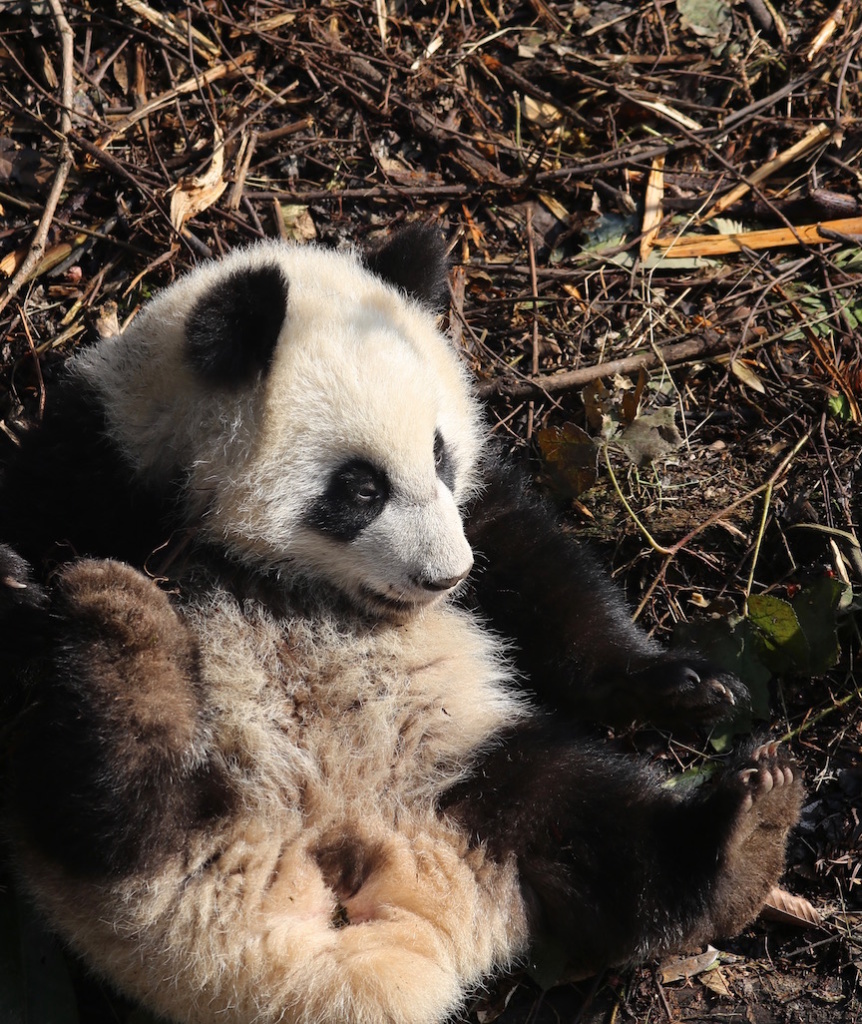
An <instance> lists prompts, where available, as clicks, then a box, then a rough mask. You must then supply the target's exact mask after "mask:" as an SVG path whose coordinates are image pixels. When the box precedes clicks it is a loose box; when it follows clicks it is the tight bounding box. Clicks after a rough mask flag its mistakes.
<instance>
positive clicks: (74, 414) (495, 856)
mask: <svg viewBox="0 0 862 1024" xmlns="http://www.w3.org/2000/svg"><path fill="white" fill-rule="evenodd" d="M445 273H446V267H445V258H444V252H443V249H442V246H441V244H440V242H439V241H438V240H437V238H436V236H435V234H434V232H433V231H431V230H430V229H428V228H425V227H415V228H411V229H408V230H407V231H405V232H403V233H401V234H399V235H395V236H394V237H393V238H392V240H391V241H390V242H389V243H388V244H387V245H385V246H383V247H382V248H379V249H377V250H376V251H374V252H371V253H370V254H366V255H364V256H363V255H360V254H358V253H355V252H352V251H351V252H341V251H339V252H333V251H325V250H324V249H321V248H314V247H294V246H290V245H285V244H281V243H264V244H260V245H257V246H254V247H252V248H248V249H243V250H240V251H238V252H234V253H233V254H232V255H230V256H229V257H228V258H226V259H225V260H223V261H222V262H219V263H212V264H208V265H205V266H202V267H201V268H199V269H197V270H196V271H194V272H193V273H191V274H189V275H188V276H187V277H185V278H184V279H182V280H180V281H178V282H177V283H175V284H173V285H172V286H171V287H169V288H168V289H167V290H165V291H164V292H163V293H162V294H161V295H159V296H158V297H157V298H155V299H154V300H153V301H151V302H150V303H149V304H148V305H147V306H146V307H145V308H144V309H143V310H142V312H141V313H140V314H139V315H138V316H137V317H136V318H135V319H134V321H133V322H132V324H131V326H130V327H128V329H127V330H126V331H125V332H123V333H122V334H121V335H119V336H117V337H114V338H111V339H109V340H106V341H103V342H101V343H99V344H96V345H94V346H92V347H90V348H86V349H83V350H81V351H80V352H79V353H78V354H77V355H76V356H75V357H74V358H72V359H71V360H70V361H69V362H68V363H67V364H66V366H65V369H64V370H63V372H62V373H61V374H59V375H58V377H57V379H55V380H53V381H50V382H49V383H48V389H47V396H46V405H45V412H44V417H43V419H42V422H41V424H39V425H38V426H37V427H36V428H34V429H32V430H31V431H29V432H28V433H26V435H25V436H23V437H22V439H21V443H20V445H19V446H18V447H17V448H15V450H14V452H13V453H12V454H11V455H8V456H7V458H6V464H5V467H4V476H3V480H2V486H0V539H2V540H3V542H4V546H3V547H2V549H0V580H2V586H0V642H2V645H3V651H4V661H5V664H6V666H7V668H6V670H5V672H4V675H5V676H6V679H5V680H4V688H5V691H6V694H7V696H6V697H5V700H6V706H7V718H8V731H9V733H10V735H11V738H10V741H9V744H8V749H7V751H6V776H7V783H6V789H7V793H8V797H7V800H6V804H5V809H4V822H5V824H4V830H5V833H6V836H7V840H8V848H9V851H10V855H11V858H12V862H13V864H14V867H15V870H16V872H17V874H18V876H19V878H20V880H21V883H22V885H23V886H24V887H25V888H26V889H27V890H28V891H29V893H30V894H31V895H32V898H33V899H34V900H35V902H36V903H37V905H38V907H39V908H40V910H41V911H42V913H43V914H44V915H45V917H46V919H47V921H48V922H49V923H50V925H51V926H52V928H54V929H55V930H56V931H57V932H58V933H59V934H60V935H61V936H62V937H63V938H64V940H65V941H66V942H68V944H69V945H70V946H71V947H72V948H73V949H74V950H76V951H77V952H78V953H79V954H80V955H81V956H83V957H84V959H85V960H86V961H87V962H88V963H89V964H90V965H91V966H92V968H93V969H94V970H95V971H97V972H99V973H100V974H101V975H103V976H104V977H106V978H107V979H109V980H110V981H111V982H112V983H113V984H114V985H115V986H117V987H118V988H119V989H120V990H122V991H123V992H125V993H127V994H129V995H131V996H132V997H135V998H137V999H139V1000H140V1001H142V1002H143V1003H144V1004H146V1005H147V1006H149V1007H150V1008H152V1009H153V1010H154V1011H156V1012H157V1013H159V1014H162V1015H164V1016H165V1017H166V1018H167V1019H169V1020H172V1021H179V1022H187V1024H190V1022H211V1021H220V1022H225V1024H252V1022H255V1024H266V1022H272V1024H274V1022H277V1021H278V1022H281V1021H283V1022H302V1024H312V1022H314V1024H326V1022H331V1024H335V1022H353V1024H381V1022H393V1024H394V1022H399V1024H431V1022H440V1021H444V1020H445V1019H446V1018H447V1017H448V1016H450V1015H451V1014H453V1013H454V1012H456V1011H457V1010H458V1008H459V1007H460V1006H461V1005H462V1004H463V1001H464V999H465V997H466V996H467V995H468V994H469V993H470V991H471V990H474V989H475V988H476V987H477V986H479V985H480V984H481V983H482V982H483V980H487V979H488V977H489V976H491V975H492V974H493V973H494V972H495V971H498V970H500V969H502V968H504V967H506V966H509V965H511V964H513V963H515V962H517V960H518V958H520V957H522V956H523V955H524V954H525V953H526V951H527V950H528V948H529V945H530V943H531V940H533V939H535V938H536V937H537V936H539V935H542V936H547V935H550V936H552V937H553V939H554V941H555V942H556V943H557V944H558V945H560V946H562V947H563V948H564V949H565V951H566V953H567V954H568V956H569V958H570V960H571V962H572V964H573V966H574V967H575V968H577V969H579V970H581V971H582V972H584V973H588V972H593V971H597V970H600V969H601V968H602V967H604V966H606V965H611V964H617V965H618V964H626V963H629V962H632V961H634V960H636V959H638V958H644V957H651V956H654V955H657V954H660V953H662V952H664V951H667V950H675V949H684V948H688V947H693V946H697V945H698V944H701V943H703V942H705V941H707V940H708V939H712V938H714V937H716V936H720V935H728V934H731V933H734V932H736V931H738V930H739V929H740V928H741V927H743V926H744V925H745V924H746V923H747V922H748V921H750V920H751V919H752V918H753V917H754V916H755V915H756V914H757V912H758V910H759V908H760V906H761V904H762V901H763V899H764V896H765V894H766V893H767V892H768V891H769V889H770V887H771V886H772V885H773V884H774V883H775V881H776V879H777V878H778V876H779V873H780V872H781V870H782V861H783V855H784V847H785V840H786V836H787V832H788V830H789V829H790V828H791V826H792V825H793V823H794V821H795V820H796V817H797V814H798V809H799V805H800V799H801V783H800V781H799V778H798V771H797V770H796V769H795V768H794V767H793V766H792V765H791V764H790V762H789V761H788V760H787V759H786V757H785V756H784V755H783V754H782V753H781V752H780V751H777V750H776V748H775V746H774V745H764V746H760V747H755V746H754V745H752V746H751V747H749V748H748V749H747V750H746V751H745V752H744V753H742V754H741V755H739V756H738V757H737V759H736V760H735V761H733V762H732V763H730V764H728V765H727V766H726V767H724V768H723V770H722V771H721V772H720V773H719V774H717V775H716V777H714V779H713V780H712V782H711V784H709V785H708V786H704V787H702V788H701V789H699V790H697V791H696V792H693V793H692V792H687V793H681V792H679V791H678V790H677V789H671V788H667V787H666V786H664V785H663V779H662V777H661V776H660V775H657V774H655V773H654V772H653V770H652V769H651V768H650V767H649V766H648V765H647V764H645V763H644V762H642V761H640V760H637V759H634V758H630V757H628V756H624V755H622V754H618V753H616V752H615V751H614V750H613V749H611V748H610V747H609V746H608V745H606V744H603V743H599V742H596V741H595V740H593V739H591V738H589V732H588V730H586V729H585V728H584V725H583V723H585V722H586V721H589V720H599V721H604V722H614V721H616V722H620V721H629V720H631V719H632V718H641V719H644V718H649V719H651V720H653V721H654V722H656V723H658V724H661V725H669V726H673V725H674V724H676V723H680V722H685V723H695V724H697V723H704V724H709V723H711V722H714V721H716V720H718V719H720V718H721V717H722V716H724V715H725V714H726V713H727V712H728V711H729V710H730V709H731V707H732V705H733V704H734V703H737V702H739V701H740V700H743V699H744V697H745V694H744V690H743V688H742V687H741V685H740V684H739V683H738V682H737V681H736V680H735V679H734V678H732V677H729V676H726V675H721V674H720V673H716V672H714V671H712V670H711V669H710V668H709V666H708V665H706V664H704V663H702V662H700V661H698V660H697V659H696V658H687V657H684V656H674V655H671V654H667V653H665V652H663V651H662V650H660V649H658V648H657V646H656V645H655V644H654V643H653V642H652V641H651V640H649V639H648V638H647V637H646V636H645V635H643V634H642V633H641V632H639V631H638V630H637V629H636V628H635V627H634V626H633V625H632V624H631V622H630V619H629V617H628V615H627V612H626V610H625V607H624V605H623V603H622V602H621V600H620V598H618V596H617V594H616V593H615V591H614V589H613V588H612V586H611V584H610V583H609V582H608V581H606V580H605V578H604V577H603V576H602V575H601V573H600V572H599V571H598V570H597V569H596V568H595V567H594V565H593V563H592V561H590V559H589V557H588V556H587V555H586V554H585V553H584V552H583V551H582V550H580V549H579V548H578V547H577V546H575V545H574V544H573V543H572V541H571V540H570V539H569V538H568V537H567V536H566V535H565V534H564V533H563V532H562V531H561V530H560V529H559V528H558V527H557V525H556V523H555V521H554V517H553V515H552V514H551V513H549V512H548V511H546V510H545V509H544V508H543V507H542V506H541V505H540V504H539V503H538V502H537V501H536V500H534V499H533V498H532V497H530V495H529V493H528V492H527V491H526V490H525V489H524V488H523V486H522V485H521V483H520V481H519V478H518V476H517V475H516V474H515V473H513V472H512V471H511V470H510V469H508V468H506V466H505V465H504V464H503V462H502V460H501V459H500V458H499V457H498V455H496V454H495V453H494V452H493V451H492V450H490V448H489V447H488V444H487V442H486V439H485V428H484V425H483V422H482V415H481V410H480V408H479V406H478V404H477V401H476V398H475V397H474V394H473V390H472V388H471V384H470V381H469V379H468V376H467V374H466V373H465V370H464V368H463V366H462V365H461V362H460V361H459V358H458V356H457V354H456V353H455V351H454V350H453V348H452V346H451V344H450V342H449V341H448V340H447V338H446V337H444V336H443V335H442V334H441V333H440V331H439V329H438V326H437V323H436V320H435V316H434V312H433V311H434V307H435V305H436V304H437V303H438V300H439V298H440V293H441V288H442V287H443V286H444V284H445ZM474 563H475V564H474Z"/></svg>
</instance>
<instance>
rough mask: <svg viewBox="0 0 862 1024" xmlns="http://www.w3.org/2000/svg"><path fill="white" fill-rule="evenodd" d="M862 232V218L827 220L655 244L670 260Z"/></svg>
mask: <svg viewBox="0 0 862 1024" xmlns="http://www.w3.org/2000/svg"><path fill="white" fill-rule="evenodd" d="M826 231H831V232H834V233H835V234H839V235H845V236H846V235H862V217H844V218H842V219H841V220H825V221H822V222H821V223H820V224H801V225H799V226H798V227H794V228H770V229H768V230H766V231H740V232H737V233H733V234H721V235H683V236H682V237H681V238H657V239H656V240H655V244H656V246H658V247H659V248H661V249H664V254H665V256H667V257H668V258H669V259H691V258H692V257H694V256H726V255H728V254H730V253H739V252H742V251H743V250H744V249H774V248H778V247H780V246H784V245H818V244H820V243H822V242H834V241H835V234H833V235H831V236H830V235H827V234H825V232H826Z"/></svg>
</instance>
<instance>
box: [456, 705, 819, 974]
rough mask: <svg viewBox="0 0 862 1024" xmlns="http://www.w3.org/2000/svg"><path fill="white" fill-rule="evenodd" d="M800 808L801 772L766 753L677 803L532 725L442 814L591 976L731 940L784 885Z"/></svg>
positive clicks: (580, 745)
mask: <svg viewBox="0 0 862 1024" xmlns="http://www.w3.org/2000/svg"><path fill="white" fill-rule="evenodd" d="M801 800H802V784H801V780H800V777H799V773H798V771H797V769H796V768H795V767H794V766H793V764H792V762H791V761H790V759H789V758H788V757H787V756H786V754H784V753H783V752H782V751H781V750H779V749H776V748H775V747H774V746H771V745H767V746H763V747H759V748H755V749H752V750H751V751H750V752H747V753H745V754H743V755H740V756H739V757H738V758H737V759H736V760H735V761H733V762H732V763H731V764H729V765H728V766H727V767H725V768H723V769H721V771H720V773H719V774H718V775H717V776H716V777H715V778H713V779H712V780H710V781H709V782H707V783H705V784H704V785H703V786H702V787H701V788H700V789H699V790H697V791H695V792H694V793H688V794H685V795H681V794H680V792H679V790H678V789H676V788H674V787H668V786H667V785H666V782H665V780H664V779H663V777H662V776H661V775H659V774H657V773H655V772H654V771H653V770H652V769H651V768H650V767H649V765H647V764H646V763H645V762H643V761H641V760H638V759H635V758H630V757H626V756H623V755H620V754H617V753H615V752H613V751H611V750H609V749H608V748H607V747H603V746H602V745H600V744H596V743H593V742H590V741H586V740H579V739H576V738H575V739H573V738H571V737H569V736H567V735H566V734H565V732H564V731H563V730H561V729H560V728H559V727H558V726H556V725H553V724H552V723H550V722H548V721H546V720H540V721H535V722H532V723H530V724H529V725H526V726H523V727H521V728H519V729H516V730H514V731H513V732H512V733H511V734H510V735H509V736H508V737H507V738H506V739H505V740H504V741H503V743H502V744H501V746H500V747H499V748H498V749H496V750H494V751H492V752H490V753H489V754H488V755H487V757H486V759H485V760H484V761H483V762H482V763H481V764H479V765H478V766H477V768H476V771H475V773H474V775H473V776H472V778H470V779H468V780H465V781H464V782H463V783H460V784H459V785H458V786H456V787H455V788H454V789H453V790H452V791H451V792H450V793H449V794H447V795H446V798H445V799H444V801H443V810H444V811H445V813H447V814H450V815H452V816H453V817H454V818H455V819H456V820H458V821H460V822H461V823H462V824H463V826H464V827H465V828H466V829H467V831H468V832H469V834H470V835H471V837H472V840H473V841H474V842H478V843H481V844H482V845H483V846H484V847H485V849H487V850H488V852H489V853H490V854H491V855H492V856H494V857H497V858H500V859H502V860H505V859H506V858H508V857H514V858H515V859H516V862H517V864H518V867H519V872H520V878H521V881H522V886H523V889H524V896H525V901H526V903H527V905H528V906H531V907H532V908H533V910H534V915H535V918H534V928H535V930H536V931H538V932H541V931H546V932H549V933H550V934H552V935H553V936H554V937H555V939H556V941H557V942H558V943H559V944H561V945H562V946H563V947H564V948H565V949H566V951H567V953H568V955H569V957H570V960H571V963H572V965H573V966H574V967H575V968H577V969H578V970H581V971H587V972H588V971H591V970H592V971H595V970H599V969H601V968H602V967H605V966H608V965H612V964H623V963H629V962H633V961H638V960H642V959H644V958H646V957H651V956H659V955H661V954H663V953H665V952H668V951H673V950H683V949H690V948H695V947H697V946H699V945H702V944H703V943H705V942H708V941H710V940H713V939H716V938H718V937H721V936H729V935H733V934H736V933H737V932H738V931H739V930H740V929H741V928H743V927H744V926H745V925H746V924H747V923H748V922H749V921H751V920H752V919H753V918H754V917H755V916H756V914H757V913H758V911H759V909H760V907H761V906H762V904H763V901H764V899H765V897H766V895H767V894H768V892H769V890H770V888H771V887H772V886H773V885H775V883H776V882H777V880H778V878H779V876H780V874H781V871H782V868H783V863H784V852H785V845H786V839H787V833H788V832H789V830H790V828H792V826H793V825H794V824H795V822H796V820H797V818H798V814H799V807H800V804H801Z"/></svg>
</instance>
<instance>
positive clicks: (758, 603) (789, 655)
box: [748, 594, 810, 673]
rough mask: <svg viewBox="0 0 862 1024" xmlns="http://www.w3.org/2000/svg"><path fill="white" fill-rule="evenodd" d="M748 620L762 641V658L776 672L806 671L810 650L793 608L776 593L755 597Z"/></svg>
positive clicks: (749, 603)
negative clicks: (776, 595)
mask: <svg viewBox="0 0 862 1024" xmlns="http://www.w3.org/2000/svg"><path fill="white" fill-rule="evenodd" d="M748 618H749V619H750V621H751V623H752V625H754V627H755V628H756V629H757V632H758V633H759V635H760V640H761V658H762V660H763V662H764V664H765V665H767V666H768V667H769V669H771V671H772V672H775V673H782V672H792V671H796V672H800V671H802V672H805V671H807V667H808V664H809V660H810V649H809V646H808V641H807V640H806V638H805V634H804V633H803V632H802V627H801V626H800V625H799V619H798V618H797V616H796V612H795V611H794V610H793V607H792V605H791V604H790V603H789V602H788V601H785V600H784V599H783V598H780V597H775V595H774V594H753V595H752V596H751V597H750V598H749V599H748Z"/></svg>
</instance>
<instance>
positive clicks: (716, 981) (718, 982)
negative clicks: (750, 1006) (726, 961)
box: [698, 966, 732, 996]
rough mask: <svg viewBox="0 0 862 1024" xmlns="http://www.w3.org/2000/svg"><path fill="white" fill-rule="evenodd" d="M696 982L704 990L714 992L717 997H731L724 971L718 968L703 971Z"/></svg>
mask: <svg viewBox="0 0 862 1024" xmlns="http://www.w3.org/2000/svg"><path fill="white" fill-rule="evenodd" d="M698 981H699V982H700V983H701V985H703V987H704V988H708V989H709V990H710V992H715V994H716V995H718V996H729V995H732V993H731V991H730V988H729V986H728V984H727V979H726V978H725V976H724V971H722V969H721V967H720V966H716V967H713V969H712V970H711V971H704V973H703V974H702V975H701V976H700V977H699V978H698Z"/></svg>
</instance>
